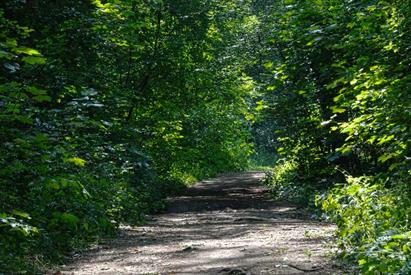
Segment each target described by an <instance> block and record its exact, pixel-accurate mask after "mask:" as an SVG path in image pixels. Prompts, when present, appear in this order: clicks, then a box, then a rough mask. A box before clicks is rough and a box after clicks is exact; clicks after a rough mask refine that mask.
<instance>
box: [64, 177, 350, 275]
mask: <svg viewBox="0 0 411 275" xmlns="http://www.w3.org/2000/svg"><path fill="white" fill-rule="evenodd" d="M262 176H263V174H262V173H258V172H249V173H241V174H233V175H223V176H220V177H218V178H216V179H213V180H207V181H202V182H200V183H198V184H197V185H195V186H193V187H191V188H189V189H188V190H187V191H186V192H185V194H184V195H182V196H179V197H175V198H170V199H168V203H169V208H168V209H167V210H166V211H165V213H162V214H159V215H153V216H149V218H148V223H147V224H146V225H144V226H140V227H125V228H123V229H122V231H121V235H120V237H119V238H118V239H116V240H114V241H111V242H109V243H105V244H103V245H99V246H98V247H96V248H95V249H93V250H91V251H89V252H88V253H86V254H85V255H83V256H82V257H81V258H80V259H78V260H77V261H74V262H73V263H72V264H70V265H67V266H66V267H64V270H62V271H61V273H59V274H303V273H308V274H343V271H341V270H338V269H337V268H335V267H334V265H333V263H332V261H331V260H330V259H329V257H328V256H327V254H329V253H330V251H331V249H332V239H331V235H332V231H333V230H334V226H333V225H331V224H327V223H322V222H318V221H314V220H312V219H310V218H309V215H308V214H307V213H305V212H303V211H302V210H298V209H297V208H296V207H295V206H293V205H289V204H286V203H280V202H276V201H272V200H270V198H269V196H268V193H267V190H266V189H265V188H264V187H262V186H260V185H259V179H260V178H261V177H262Z"/></svg>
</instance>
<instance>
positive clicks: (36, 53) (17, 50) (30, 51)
mask: <svg viewBox="0 0 411 275" xmlns="http://www.w3.org/2000/svg"><path fill="white" fill-rule="evenodd" d="M13 50H14V52H15V53H16V54H22V53H24V54H27V55H34V56H40V55H41V54H40V52H39V51H37V50H35V49H32V48H27V47H18V48H14V49H13Z"/></svg>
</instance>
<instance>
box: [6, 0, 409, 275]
mask: <svg viewBox="0 0 411 275" xmlns="http://www.w3.org/2000/svg"><path fill="white" fill-rule="evenodd" d="M410 18H411V5H410V4H409V3H408V2H407V1H383V0H378V1H377V0H375V1H374V0H367V1H365V0H363V1H347V0H331V1H325V0H315V1H302V0H282V1H265V0H208V1H200V0H192V1H175V0H139V1H137V0H121V1H120V0H106V1H103V0H93V1H76V0H61V1H45V0H30V1H29V0H27V1H25V0H7V1H3V2H2V3H0V26H1V28H0V63H1V67H0V72H1V75H0V133H1V135H0V192H1V196H0V259H1V261H0V270H6V271H7V272H9V273H13V272H14V273H19V272H23V271H24V270H25V271H26V272H29V271H30V270H31V271H30V272H33V273H36V272H40V271H41V269H42V268H44V266H43V265H46V264H49V263H56V262H57V263H59V262H63V261H64V260H65V258H66V257H67V256H68V255H70V252H72V251H75V250H79V249H82V248H85V247H87V245H88V244H90V243H91V242H95V241H98V240H99V239H100V238H103V237H106V236H108V235H110V234H113V233H114V232H115V230H116V228H118V226H119V225H120V224H121V223H132V224H136V223H137V224H138V223H140V222H142V221H143V220H144V215H145V214H146V213H148V212H153V211H159V210H161V209H162V208H163V207H164V205H163V203H162V200H161V199H162V198H164V197H165V196H167V195H170V194H173V193H174V192H178V191H179V190H180V189H181V188H183V187H184V186H185V185H187V184H190V183H193V182H195V181H196V180H198V179H202V178H206V177H211V176H214V175H216V174H218V173H220V172H226V171H239V170H244V169H247V168H248V167H250V162H251V161H250V158H251V159H254V160H255V159H259V160H261V159H264V161H268V163H271V164H274V163H275V165H273V168H272V170H271V172H269V173H267V177H266V178H265V182H266V183H267V184H268V185H269V186H270V187H271V188H272V191H273V194H274V195H275V196H277V197H281V198H287V199H290V200H292V201H298V202H300V203H303V204H306V205H312V206H313V205H314V204H316V205H317V207H318V208H321V209H322V211H323V212H324V214H326V215H327V216H328V218H330V219H331V220H332V221H334V222H335V223H336V224H337V226H338V232H337V236H338V239H339V245H340V248H341V256H342V257H343V258H345V259H347V260H349V261H351V262H354V263H355V264H356V265H357V266H358V268H359V270H361V271H362V272H363V273H365V274H375V272H380V273H383V274H407V272H410V270H411V266H410V263H411V258H410V257H411V256H410V255H411V244H410V242H411V233H410V232H411V231H410V230H411V229H410V223H409V220H410V213H411V196H410V191H411V190H410V176H411V151H410V150H411V149H410V148H411V137H410V135H411V129H410V127H411V93H410V91H409V87H410V86H411V74H410V66H411V55H410V48H411V47H410V42H411V34H410V31H409V30H410V29H411V19H410ZM0 273H1V272H0Z"/></svg>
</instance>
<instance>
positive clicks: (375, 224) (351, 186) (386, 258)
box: [317, 176, 411, 274]
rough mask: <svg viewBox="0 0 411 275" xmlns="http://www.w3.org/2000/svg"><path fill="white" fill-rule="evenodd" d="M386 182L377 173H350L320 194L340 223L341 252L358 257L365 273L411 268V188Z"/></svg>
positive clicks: (328, 211) (333, 218)
mask: <svg viewBox="0 0 411 275" xmlns="http://www.w3.org/2000/svg"><path fill="white" fill-rule="evenodd" d="M387 184H388V182H387V181H386V180H385V181H383V180H382V179H380V178H378V177H370V176H368V177H366V176H363V177H352V176H347V183H346V184H343V185H340V186H337V187H335V188H333V189H332V190H330V191H329V192H328V193H326V194H324V195H322V196H319V197H318V198H317V204H318V205H319V206H321V207H322V209H323V210H324V211H325V213H326V214H327V215H328V217H329V219H330V220H331V221H333V222H335V223H336V225H337V227H338V230H337V237H338V242H339V243H338V244H339V247H340V248H341V253H342V256H343V257H344V258H345V259H349V260H351V261H356V262H357V263H358V264H359V268H360V269H361V272H362V273H363V274H408V273H409V272H411V269H410V267H411V266H410V261H411V231H410V229H411V227H410V223H409V221H410V213H411V206H410V205H411V204H410V198H409V197H408V194H409V191H410V190H409V189H408V190H405V189H404V188H396V189H387V188H386V187H385V186H386V185H387ZM408 188H409V187H408Z"/></svg>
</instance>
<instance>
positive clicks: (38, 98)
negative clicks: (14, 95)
mask: <svg viewBox="0 0 411 275" xmlns="http://www.w3.org/2000/svg"><path fill="white" fill-rule="evenodd" d="M33 99H34V100H35V101H37V102H51V97H49V96H48V95H38V96H35V97H33Z"/></svg>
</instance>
